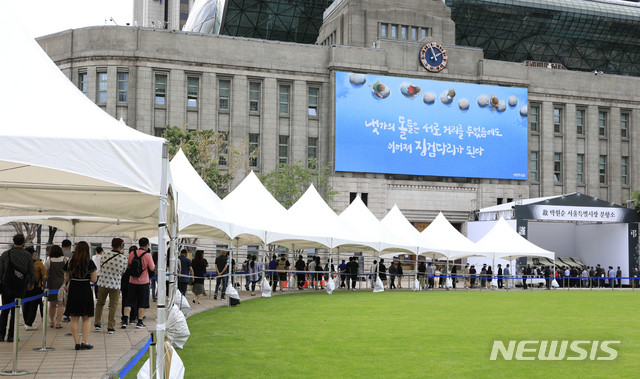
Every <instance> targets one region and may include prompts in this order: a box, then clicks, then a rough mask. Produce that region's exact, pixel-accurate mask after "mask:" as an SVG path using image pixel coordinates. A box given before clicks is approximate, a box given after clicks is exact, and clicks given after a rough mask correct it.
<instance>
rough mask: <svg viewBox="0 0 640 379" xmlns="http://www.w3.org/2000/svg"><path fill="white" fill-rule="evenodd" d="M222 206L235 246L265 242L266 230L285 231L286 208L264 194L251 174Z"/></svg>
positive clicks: (223, 201)
mask: <svg viewBox="0 0 640 379" xmlns="http://www.w3.org/2000/svg"><path fill="white" fill-rule="evenodd" d="M222 204H224V207H225V208H226V209H230V210H233V212H230V213H231V214H230V215H229V216H230V218H231V219H230V221H231V222H232V226H231V238H233V239H234V241H235V245H236V246H243V245H250V244H263V243H265V244H266V243H269V240H268V236H267V229H269V230H272V231H274V230H275V231H282V232H285V231H287V230H288V229H287V222H286V219H287V217H286V212H287V211H286V209H285V208H284V207H283V206H282V205H281V204H280V203H279V202H278V201H277V200H276V199H275V198H274V197H273V196H272V195H271V193H269V191H267V189H266V188H265V187H264V186H263V185H262V183H261V182H260V179H258V177H257V176H256V174H255V173H254V172H253V171H252V172H250V173H249V175H247V176H246V177H245V178H244V179H243V180H242V182H241V183H240V184H239V185H238V186H237V187H236V188H235V189H234V190H233V191H231V193H229V194H228V195H227V196H226V197H225V198H224V199H223V200H222Z"/></svg>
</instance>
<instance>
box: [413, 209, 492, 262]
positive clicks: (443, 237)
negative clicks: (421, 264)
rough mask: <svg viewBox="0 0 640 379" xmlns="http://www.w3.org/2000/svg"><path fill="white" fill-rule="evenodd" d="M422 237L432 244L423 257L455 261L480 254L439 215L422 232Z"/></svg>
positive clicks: (476, 248) (424, 251) (471, 243)
mask: <svg viewBox="0 0 640 379" xmlns="http://www.w3.org/2000/svg"><path fill="white" fill-rule="evenodd" d="M421 234H422V236H423V237H424V238H425V239H426V240H428V241H429V242H430V243H431V246H429V247H428V248H427V249H425V250H423V252H422V253H423V255H427V256H430V257H431V258H436V257H438V256H442V257H445V258H447V259H451V260H455V259H459V258H464V257H469V256H474V255H476V254H479V252H480V250H479V249H478V247H477V246H476V245H475V244H474V243H473V242H471V241H470V240H469V239H468V238H467V237H465V236H464V235H463V234H462V233H460V232H459V231H458V230H457V229H456V228H454V227H453V225H451V223H450V222H449V220H447V218H446V217H444V215H443V214H442V212H440V213H438V215H437V216H436V218H435V219H434V220H433V222H432V223H431V224H430V225H429V226H428V227H427V228H426V229H424V230H423V231H422V233H421Z"/></svg>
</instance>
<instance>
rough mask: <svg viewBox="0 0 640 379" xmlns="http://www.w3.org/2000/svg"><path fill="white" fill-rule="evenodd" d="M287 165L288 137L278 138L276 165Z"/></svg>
mask: <svg viewBox="0 0 640 379" xmlns="http://www.w3.org/2000/svg"><path fill="white" fill-rule="evenodd" d="M288 163H289V136H278V164H288Z"/></svg>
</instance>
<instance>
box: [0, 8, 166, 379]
mask: <svg viewBox="0 0 640 379" xmlns="http://www.w3.org/2000/svg"><path fill="white" fill-rule="evenodd" d="M15 19H16V17H15V15H14V13H13V12H12V11H11V10H10V9H9V3H8V2H2V3H1V4H0V34H1V35H2V36H3V38H2V39H0V49H1V50H2V51H5V52H11V57H5V59H2V60H0V70H2V72H4V73H5V74H6V75H5V76H4V78H3V91H0V107H1V108H0V113H2V116H3V122H2V123H0V216H4V217H7V216H30V215H35V214H45V215H49V216H56V215H63V216H73V215H85V216H105V217H113V218H125V219H129V220H134V221H144V222H147V223H149V224H155V225H158V233H160V234H164V232H165V228H166V226H167V214H166V213H167V202H168V199H167V193H168V157H167V152H166V144H165V143H166V141H165V140H164V139H161V138H156V137H153V136H149V135H146V134H144V133H140V132H138V131H136V130H134V129H131V128H129V127H127V126H125V125H123V124H121V123H120V122H118V121H117V120H115V119H113V118H112V117H111V116H109V115H108V114H107V113H105V112H104V111H103V110H102V109H100V108H99V107H98V106H96V105H95V104H94V103H93V102H92V101H91V100H89V99H88V98H87V97H86V96H85V95H84V94H82V93H81V92H80V91H79V90H78V89H77V88H76V87H75V86H74V85H73V84H72V83H71V82H69V80H68V79H67V78H66V77H65V76H64V74H63V73H62V72H61V71H60V70H59V69H58V67H57V66H56V65H55V64H54V63H53V62H51V60H50V59H49V57H48V56H47V55H46V54H45V53H44V52H43V51H42V49H41V48H40V46H39V45H38V44H37V43H36V42H35V41H34V40H33V39H32V38H30V37H29V36H27V35H26V33H25V32H24V31H23V30H22V28H21V27H20V26H19V25H17V24H16V23H15V21H14V20H15ZM158 253H159V263H160V264H159V265H158V266H159V267H158V269H159V272H158V274H159V276H160V277H162V279H161V280H164V278H165V276H164V274H165V265H164V262H165V259H164V256H165V250H164V247H162V248H161V249H159V252H158ZM158 288H159V294H158V300H159V301H158V330H159V333H158V334H159V335H158V337H159V340H163V338H164V337H163V334H164V332H163V330H164V323H165V317H164V316H165V314H164V292H165V286H164V283H160V284H159V287H158ZM163 346H164V345H162V344H160V345H158V355H159V356H161V357H162V356H163V350H164V349H163ZM163 361H164V359H158V362H159V363H158V370H159V372H160V373H161V375H163V373H164V370H163V369H164V365H163V364H161V363H162V362H163Z"/></svg>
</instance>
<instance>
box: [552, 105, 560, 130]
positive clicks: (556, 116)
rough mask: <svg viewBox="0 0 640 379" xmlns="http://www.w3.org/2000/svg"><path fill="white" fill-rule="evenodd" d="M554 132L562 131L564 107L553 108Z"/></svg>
mask: <svg viewBox="0 0 640 379" xmlns="http://www.w3.org/2000/svg"><path fill="white" fill-rule="evenodd" d="M553 132H554V133H562V108H553Z"/></svg>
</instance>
